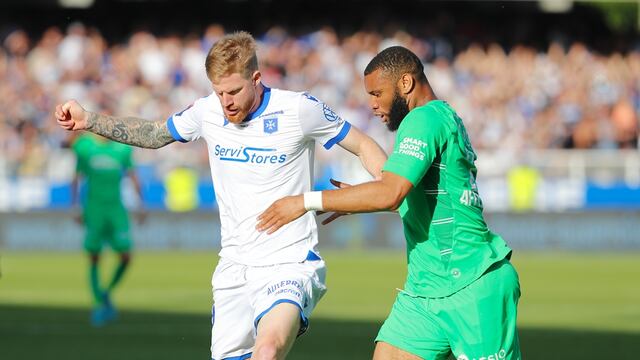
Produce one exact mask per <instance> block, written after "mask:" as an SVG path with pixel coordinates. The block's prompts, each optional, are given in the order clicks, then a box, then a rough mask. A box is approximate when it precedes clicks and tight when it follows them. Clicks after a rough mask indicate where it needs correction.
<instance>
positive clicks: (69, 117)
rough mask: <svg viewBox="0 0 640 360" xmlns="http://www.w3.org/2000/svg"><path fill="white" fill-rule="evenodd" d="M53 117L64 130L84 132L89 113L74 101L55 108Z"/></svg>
mask: <svg viewBox="0 0 640 360" xmlns="http://www.w3.org/2000/svg"><path fill="white" fill-rule="evenodd" d="M55 117H56V120H57V121H58V125H60V126H61V127H62V128H63V129H65V130H84V129H86V128H87V119H88V118H89V112H87V111H86V110H85V109H83V108H82V106H80V104H78V102H77V101H75V100H69V101H67V102H66V103H64V104H62V105H57V106H56V111H55Z"/></svg>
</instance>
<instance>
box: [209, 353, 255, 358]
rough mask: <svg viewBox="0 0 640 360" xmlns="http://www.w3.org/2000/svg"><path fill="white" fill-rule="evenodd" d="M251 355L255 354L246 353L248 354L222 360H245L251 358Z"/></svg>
mask: <svg viewBox="0 0 640 360" xmlns="http://www.w3.org/2000/svg"><path fill="white" fill-rule="evenodd" d="M251 354H253V353H246V354H244V355H240V356H232V357H228V358H224V359H222V360H245V359H249V358H251ZM211 360H215V359H214V358H211Z"/></svg>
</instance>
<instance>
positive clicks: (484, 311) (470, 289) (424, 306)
mask: <svg viewBox="0 0 640 360" xmlns="http://www.w3.org/2000/svg"><path fill="white" fill-rule="evenodd" d="M519 298H520V284H519V281H518V274H517V273H516V270H515V269H514V268H513V266H512V265H511V263H510V262H509V260H507V259H504V260H502V261H499V262H497V263H495V264H493V265H492V266H491V267H490V268H489V269H488V270H487V271H486V272H485V273H484V274H483V275H482V276H481V277H480V278H478V279H477V280H476V281H474V282H473V283H471V284H469V285H468V286H467V287H465V288H463V289H461V290H459V291H458V292H456V293H454V294H452V295H449V296H447V297H443V298H425V297H420V296H414V295H412V294H408V293H407V292H405V291H403V292H401V293H400V294H398V297H397V298H396V301H395V303H394V304H393V308H392V309H391V314H389V317H388V318H387V320H386V321H385V322H384V324H383V325H382V328H381V329H380V332H379V333H378V337H377V338H376V342H377V341H382V342H385V343H388V344H390V345H393V346H395V347H397V348H399V349H402V350H404V351H407V352H409V353H411V354H414V355H417V356H420V357H422V358H424V359H428V360H444V359H447V358H448V357H449V355H450V354H451V353H453V355H454V356H455V357H456V359H458V360H473V359H485V360H489V359H491V360H503V359H507V360H519V359H521V355H520V344H519V342H518V332H517V329H516V315H517V306H518V299H519Z"/></svg>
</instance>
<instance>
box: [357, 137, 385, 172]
mask: <svg viewBox="0 0 640 360" xmlns="http://www.w3.org/2000/svg"><path fill="white" fill-rule="evenodd" d="M358 157H359V158H360V162H361V163H362V166H364V168H365V169H367V171H368V172H369V174H371V176H373V177H374V178H375V179H376V180H380V178H381V177H382V167H383V166H384V163H385V161H387V154H385V152H384V150H382V148H381V147H380V146H379V145H378V143H376V142H375V141H373V140H370V141H365V142H364V143H363V144H362V145H361V151H360V154H359V155H358Z"/></svg>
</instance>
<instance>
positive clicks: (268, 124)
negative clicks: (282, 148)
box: [262, 118, 278, 134]
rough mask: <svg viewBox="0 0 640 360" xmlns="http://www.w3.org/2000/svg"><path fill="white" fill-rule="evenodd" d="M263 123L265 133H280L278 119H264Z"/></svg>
mask: <svg viewBox="0 0 640 360" xmlns="http://www.w3.org/2000/svg"><path fill="white" fill-rule="evenodd" d="M262 123H263V124H264V132H265V133H267V134H273V133H274V132H276V131H278V118H270V119H264V120H263V122H262Z"/></svg>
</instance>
